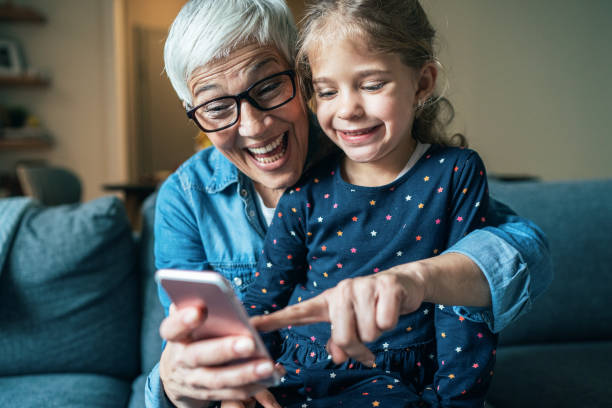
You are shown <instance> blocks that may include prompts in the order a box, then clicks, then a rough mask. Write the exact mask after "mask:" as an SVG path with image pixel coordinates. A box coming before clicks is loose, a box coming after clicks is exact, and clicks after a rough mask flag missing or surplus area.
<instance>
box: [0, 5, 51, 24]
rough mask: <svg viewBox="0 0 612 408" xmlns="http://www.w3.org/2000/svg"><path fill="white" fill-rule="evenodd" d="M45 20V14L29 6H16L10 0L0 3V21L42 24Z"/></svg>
mask: <svg viewBox="0 0 612 408" xmlns="http://www.w3.org/2000/svg"><path fill="white" fill-rule="evenodd" d="M46 21H47V19H46V17H45V16H43V15H42V14H40V13H39V12H38V11H36V10H34V9H32V8H30V7H24V6H17V5H14V4H13V3H12V2H11V1H7V2H6V3H4V4H0V22H3V23H10V22H15V23H35V24H42V23H44V22H46Z"/></svg>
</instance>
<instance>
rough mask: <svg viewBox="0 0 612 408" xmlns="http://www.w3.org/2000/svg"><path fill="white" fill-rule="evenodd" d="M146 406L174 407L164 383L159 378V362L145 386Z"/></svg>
mask: <svg viewBox="0 0 612 408" xmlns="http://www.w3.org/2000/svg"><path fill="white" fill-rule="evenodd" d="M145 406H146V407H147V408H174V404H172V403H171V402H170V400H169V399H168V397H167V396H166V393H165V391H164V385H163V384H162V382H161V379H160V378H159V364H157V365H155V367H153V369H152V370H151V372H150V373H149V377H148V378H147V384H146V386H145Z"/></svg>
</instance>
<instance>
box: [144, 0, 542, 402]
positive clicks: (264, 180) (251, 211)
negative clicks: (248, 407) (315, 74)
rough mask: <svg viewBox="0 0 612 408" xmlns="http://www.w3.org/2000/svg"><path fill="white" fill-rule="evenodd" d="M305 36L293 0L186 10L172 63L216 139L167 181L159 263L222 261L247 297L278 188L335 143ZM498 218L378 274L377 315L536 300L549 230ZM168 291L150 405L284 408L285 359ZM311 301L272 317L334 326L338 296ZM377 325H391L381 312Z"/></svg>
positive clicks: (203, 0) (173, 42) (500, 319)
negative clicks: (248, 401)
mask: <svg viewBox="0 0 612 408" xmlns="http://www.w3.org/2000/svg"><path fill="white" fill-rule="evenodd" d="M295 39H296V30H295V26H294V24H293V22H292V17H291V14H290V11H289V10H288V8H287V6H286V5H285V3H284V2H283V0H232V1H215V0H192V1H190V2H188V3H187V4H186V5H185V6H184V7H183V9H182V10H181V11H180V13H179V15H178V16H177V17H176V19H175V21H174V23H173V24H172V27H171V29H170V32H169V35H168V39H167V41H166V45H165V63H166V72H167V74H168V76H169V78H170V80H171V82H172V85H173V86H174V89H175V90H176V92H177V94H178V96H179V98H180V99H181V100H182V101H183V103H184V104H185V106H186V108H187V115H188V116H189V117H190V118H191V119H192V120H193V121H194V122H195V123H196V124H197V125H198V126H199V127H200V128H201V129H202V130H203V131H204V132H206V134H207V135H208V137H209V138H210V140H211V141H212V143H213V145H214V148H210V149H206V150H204V151H201V152H198V153H197V154H195V155H194V156H193V157H191V158H190V159H189V160H187V161H186V162H185V163H184V164H183V165H182V166H181V167H180V168H179V169H178V170H177V171H176V172H175V173H174V174H172V175H171V176H170V177H169V178H168V180H167V181H166V182H165V183H164V185H163V186H162V188H161V190H160V192H159V195H158V199H157V212H156V222H155V237H156V242H155V257H156V265H157V267H158V268H175V269H191V270H205V269H213V270H216V271H218V272H219V273H221V274H222V275H224V276H225V277H226V278H227V279H228V280H229V281H230V282H231V283H232V284H233V285H234V288H235V290H236V292H237V294H238V296H239V297H240V296H241V294H242V293H243V291H244V290H245V288H246V287H247V286H248V285H249V284H250V283H251V281H252V279H253V276H254V268H255V266H256V264H257V256H258V254H259V253H260V252H261V249H262V243H263V238H264V235H265V233H266V230H267V225H268V224H269V222H270V220H271V218H272V214H273V212H274V207H275V205H276V203H277V202H278V199H279V197H280V196H281V195H282V193H283V191H284V190H285V189H286V188H287V187H289V186H291V185H292V184H294V183H295V182H296V181H297V180H298V178H299V177H300V176H301V174H302V172H303V171H304V169H307V168H308V166H310V165H312V164H313V163H315V162H316V161H317V160H321V158H323V157H324V156H325V153H326V151H328V149H329V148H330V147H329V146H328V144H327V138H326V137H325V136H323V135H321V131H320V129H319V127H318V125H317V123H316V122H315V120H314V119H313V116H312V114H311V113H310V112H309V110H308V107H307V104H306V100H305V97H304V94H303V92H302V89H303V88H302V87H301V86H300V83H299V78H296V77H295V74H294V71H293V70H292V68H293V64H294V52H295ZM488 220H489V226H487V227H485V228H483V229H482V230H477V231H474V232H472V233H471V234H469V235H467V236H466V237H465V238H463V239H462V240H461V241H460V242H459V243H457V244H456V245H455V246H453V247H451V248H449V249H448V250H447V251H445V252H444V253H443V254H441V255H438V256H436V257H434V258H430V259H426V260H423V261H419V262H412V263H408V264H404V265H400V266H398V267H395V268H393V269H391V270H388V271H385V272H384V273H379V274H377V275H376V276H375V277H374V279H372V280H373V281H375V280H376V279H377V276H381V277H384V278H385V282H387V284H386V285H383V290H388V293H394V294H395V296H385V295H384V293H383V295H382V296H379V299H378V303H376V300H374V299H372V300H371V302H372V303H371V307H372V310H373V313H372V314H371V317H370V319H374V320H375V316H376V315H377V314H378V313H376V310H377V308H378V310H379V311H380V310H385V311H389V313H391V314H395V315H397V314H398V313H400V309H402V308H401V307H400V305H404V306H405V305H406V304H410V305H414V306H411V307H414V308H416V307H418V306H419V305H420V303H421V302H423V301H428V302H435V303H443V304H451V305H466V306H456V307H455V311H456V313H457V314H459V315H460V316H463V317H464V318H466V319H472V320H478V321H485V322H486V323H487V324H488V325H489V326H490V327H491V329H492V330H493V331H495V332H498V331H500V330H501V329H502V328H503V327H505V326H506V325H507V324H508V323H509V322H511V321H513V320H514V319H516V318H517V317H518V316H520V315H521V314H523V313H525V312H526V311H528V310H529V308H530V306H531V304H532V302H533V300H534V298H535V297H537V296H538V294H539V293H541V292H542V291H543V290H544V288H545V287H546V286H547V284H548V282H549V281H550V279H551V268H550V261H549V256H548V248H547V244H546V242H545V239H544V237H543V236H542V233H541V231H540V230H539V229H538V228H537V227H536V226H535V225H533V224H531V223H530V222H529V221H527V220H523V219H520V218H519V217H517V216H516V215H514V214H512V213H511V212H510V210H509V209H508V208H506V207H504V206H503V205H501V204H499V203H495V202H493V203H492V205H491V210H490V214H489V216H488ZM389 277H391V278H392V279H389ZM355 281H357V283H359V282H358V281H359V280H358V279H356V280H355ZM389 282H391V283H392V284H391V285H389V284H388V283H389ZM362 286H363V285H360V284H355V285H354V286H353V287H352V288H351V291H348V292H346V294H345V295H344V296H345V297H344V298H343V297H342V296H340V298H339V299H335V301H336V302H340V303H342V302H344V303H346V304H350V301H351V299H350V297H351V296H358V295H359V291H360V290H361V288H362ZM321 296H323V295H321ZM160 299H161V301H162V304H163V305H164V307H165V309H166V314H167V315H168V316H167V317H166V319H165V320H164V321H163V323H162V325H161V328H160V333H161V335H162V336H163V337H164V339H165V340H166V342H165V348H164V350H163V352H162V356H161V359H160V363H159V364H158V366H157V367H156V368H155V369H154V370H153V371H152V372H151V374H150V376H149V379H148V383H147V388H146V400H147V406H149V407H166V406H180V407H183V406H185V407H188V406H189V407H190V406H205V405H206V401H212V400H231V399H245V398H247V397H249V396H252V395H255V394H257V398H258V400H259V401H260V402H261V403H262V404H264V405H266V406H278V405H277V404H276V402H275V401H274V400H273V398H272V397H271V394H269V393H266V392H265V391H263V390H264V387H263V386H262V385H259V384H258V383H257V381H258V380H261V379H264V378H267V377H269V376H270V375H271V373H272V372H273V370H282V368H277V367H275V366H274V365H273V362H272V361H267V360H265V359H264V360H262V359H258V360H254V361H253V360H250V361H249V362H246V363H245V362H244V361H245V360H244V358H245V357H249V356H250V355H251V353H253V352H254V343H253V341H252V339H250V338H248V337H246V338H242V337H225V338H216V339H208V340H200V341H194V340H192V338H191V336H190V334H191V332H192V330H193V329H194V328H195V327H196V326H198V325H199V324H201V322H202V321H203V320H204V319H205V312H204V311H203V310H199V309H197V308H184V309H181V310H176V309H175V308H174V307H171V305H170V300H169V298H168V297H167V296H166V294H165V293H164V292H163V290H160ZM386 299H388V302H387V300H386ZM385 302H387V303H385ZM321 305H322V306H321ZM306 306H307V307H306V308H304V309H299V307H300V305H298V307H297V310H296V309H295V307H294V308H293V309H292V312H291V313H290V314H289V315H287V314H285V315H282V312H281V318H278V319H277V320H275V319H276V318H275V317H274V316H273V315H270V320H268V321H266V322H265V327H266V328H268V329H270V328H274V327H280V326H282V325H284V324H286V323H287V321H289V322H290V321H291V319H292V318H295V319H296V322H301V323H303V322H309V321H310V322H312V321H317V320H327V321H330V322H331V323H332V324H334V319H333V318H331V319H330V317H329V315H328V314H327V313H326V311H325V307H326V306H325V301H323V302H318V303H317V302H314V303H313V302H311V303H308V304H307V305H306ZM468 306H469V307H468ZM408 309H409V308H408ZM401 311H402V312H407V310H406V307H404V308H403V309H402V310H401ZM352 316H353V317H352ZM360 318H361V320H363V319H368V317H366V316H360ZM340 319H354V315H352V314H348V315H347V316H342V317H340ZM358 324H362V323H361V321H360V322H359V323H358V322H354V324H353V326H354V327H355V328H356V329H355V333H353V334H352V336H349V337H348V338H346V339H344V341H343V342H342V344H341V345H337V347H335V349H336V350H335V352H336V353H341V354H343V355H344V358H348V357H353V358H357V359H359V358H360V356H359V353H360V351H362V350H363V345H362V344H361V342H360V340H359V339H360V337H359V335H358V333H359V331H358V330H357V325H358ZM365 324H366V327H371V328H372V330H378V329H377V322H376V321H370V322H366V323H365ZM378 327H380V325H379V326H378ZM240 359H242V360H241V361H242V362H235V361H236V360H240ZM260 391H261V392H260Z"/></svg>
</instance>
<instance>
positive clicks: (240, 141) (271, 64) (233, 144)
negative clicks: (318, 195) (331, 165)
mask: <svg viewBox="0 0 612 408" xmlns="http://www.w3.org/2000/svg"><path fill="white" fill-rule="evenodd" d="M289 68H290V67H289V64H288V63H287V61H286V60H285V58H284V57H283V56H282V54H281V53H279V52H278V51H277V50H276V49H275V48H274V47H262V46H261V45H247V46H244V47H242V48H239V49H237V50H235V51H233V52H232V53H231V54H230V55H229V56H228V57H227V58H224V59H223V60H221V61H217V62H214V63H210V64H207V65H205V66H203V67H201V68H199V69H197V70H196V71H194V72H193V74H192V75H191V77H190V79H189V81H188V85H189V89H190V91H191V96H192V106H197V105H199V104H201V103H204V102H207V101H210V100H212V99H215V98H218V97H221V96H226V95H237V94H239V93H241V92H243V91H245V90H246V89H248V88H249V86H251V85H252V84H253V83H255V82H257V81H259V80H261V79H263V78H266V77H268V76H270V75H273V74H276V73H278V72H282V71H286V70H288V69H289ZM296 88H297V89H296V95H295V97H294V98H293V99H292V100H291V101H289V102H288V103H286V104H285V105H283V106H281V107H279V108H276V109H274V110H270V111H261V110H259V109H257V108H255V107H254V106H252V105H251V104H250V103H249V102H248V101H247V100H246V99H242V100H241V101H240V117H239V118H238V121H237V122H236V123H235V124H234V125H232V126H230V127H229V128H227V129H223V130H220V131H217V132H208V133H207V136H208V138H209V139H210V141H211V142H212V143H213V145H214V146H215V147H216V148H217V149H218V150H219V151H220V152H221V153H223V155H224V156H225V157H227V158H228V159H229V160H230V161H231V162H232V163H233V164H234V165H236V167H237V168H238V169H239V170H240V171H241V172H242V173H244V174H245V175H247V176H248V177H249V178H251V179H252V180H253V181H254V182H255V183H259V184H261V185H262V186H263V187H265V188H267V189H273V190H278V189H284V188H286V187H289V186H291V185H293V184H294V183H295V182H296V181H297V180H298V178H299V177H300V175H301V173H302V170H303V168H304V162H305V161H306V154H307V149H308V115H307V110H306V106H305V104H304V100H303V97H302V94H301V93H300V90H299V87H296Z"/></svg>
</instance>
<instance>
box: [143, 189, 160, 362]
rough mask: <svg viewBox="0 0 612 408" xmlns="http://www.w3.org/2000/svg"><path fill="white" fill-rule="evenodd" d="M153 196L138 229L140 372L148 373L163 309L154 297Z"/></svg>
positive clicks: (157, 350)
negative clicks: (140, 306) (140, 283)
mask: <svg viewBox="0 0 612 408" xmlns="http://www.w3.org/2000/svg"><path fill="white" fill-rule="evenodd" d="M156 198H157V193H153V194H151V195H150V196H149V197H148V198H147V199H146V200H145V201H144V203H143V205H142V209H141V213H142V230H141V234H140V241H139V242H140V262H139V263H140V272H141V274H142V278H141V279H142V307H143V316H142V327H141V335H140V338H141V341H140V343H141V353H142V358H141V370H142V372H143V373H148V372H150V371H151V369H152V368H153V367H154V366H155V364H157V362H158V361H159V357H160V355H161V347H162V339H161V337H160V336H159V325H160V324H161V321H162V319H163V318H164V309H163V307H162V305H161V303H160V302H159V297H158V296H157V286H156V284H155V280H154V275H155V257H154V254H153V244H154V236H153V224H154V221H155V200H156Z"/></svg>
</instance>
